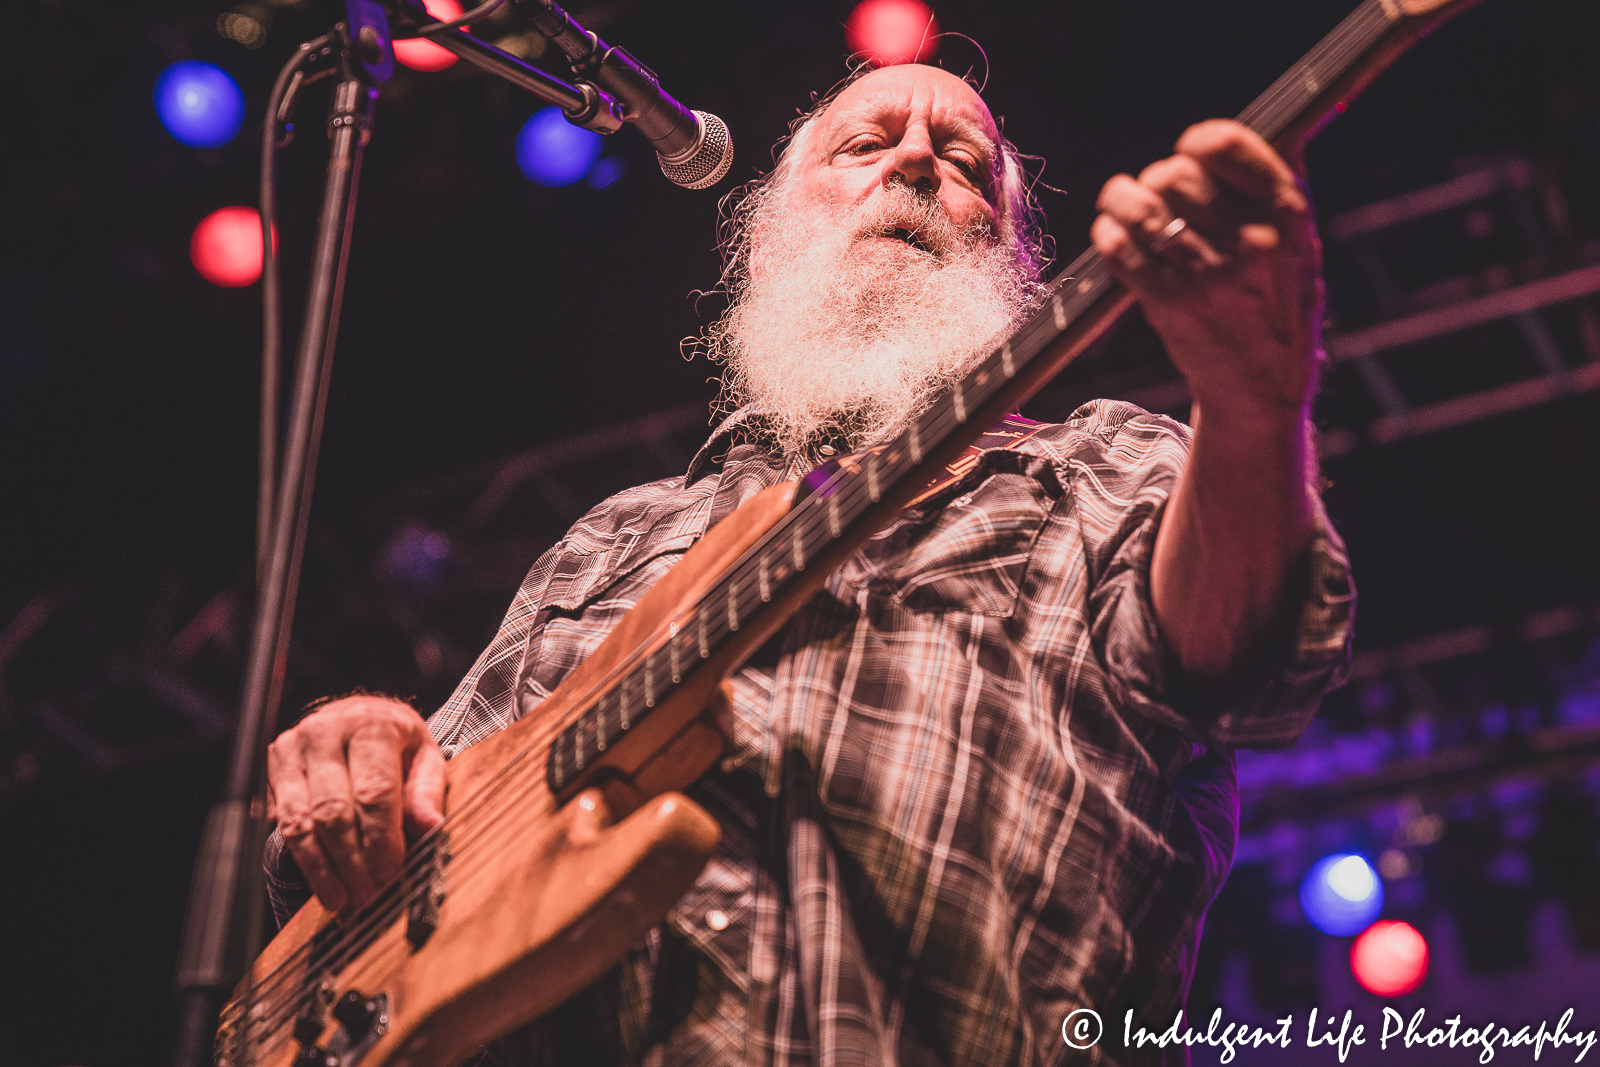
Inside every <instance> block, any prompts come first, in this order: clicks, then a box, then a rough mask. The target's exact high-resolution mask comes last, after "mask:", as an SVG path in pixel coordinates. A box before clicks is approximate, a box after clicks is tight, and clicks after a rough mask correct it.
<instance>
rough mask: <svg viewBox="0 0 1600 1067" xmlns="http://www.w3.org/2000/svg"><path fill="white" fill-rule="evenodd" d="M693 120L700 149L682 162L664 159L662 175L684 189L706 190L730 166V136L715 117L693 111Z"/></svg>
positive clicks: (721, 176)
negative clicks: (697, 124) (698, 127)
mask: <svg viewBox="0 0 1600 1067" xmlns="http://www.w3.org/2000/svg"><path fill="white" fill-rule="evenodd" d="M695 117H696V118H698V119H699V120H700V144H699V146H698V147H697V148H696V149H695V152H694V154H693V155H692V156H690V157H689V158H688V159H686V160H684V161H683V162H682V163H668V162H666V161H664V160H663V161H662V162H661V173H662V174H665V175H666V176H667V179H668V180H669V181H672V182H674V183H676V184H678V185H681V186H683V187H684V188H685V189H706V188H709V187H711V186H713V185H715V184H717V183H718V182H719V181H721V180H722V178H723V175H725V174H727V173H728V168H730V167H732V166H733V137H732V135H731V134H729V133H728V124H727V123H726V122H723V121H722V120H721V119H719V118H717V116H715V115H709V114H707V113H706V112H704V111H696V112H695ZM656 158H657V159H658V160H660V159H661V157H660V156H657V157H656Z"/></svg>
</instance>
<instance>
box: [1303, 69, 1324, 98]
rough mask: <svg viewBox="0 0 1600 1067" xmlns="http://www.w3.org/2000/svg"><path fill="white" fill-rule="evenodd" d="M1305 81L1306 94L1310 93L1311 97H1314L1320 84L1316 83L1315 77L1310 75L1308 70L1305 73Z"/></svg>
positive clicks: (1320, 86)
mask: <svg viewBox="0 0 1600 1067" xmlns="http://www.w3.org/2000/svg"><path fill="white" fill-rule="evenodd" d="M1305 80H1306V92H1308V93H1310V94H1311V95H1312V96H1316V95H1317V91H1318V90H1320V89H1321V88H1322V83H1321V82H1319V81H1317V76H1316V75H1315V74H1312V73H1311V72H1310V71H1309V70H1308V71H1306V77H1305Z"/></svg>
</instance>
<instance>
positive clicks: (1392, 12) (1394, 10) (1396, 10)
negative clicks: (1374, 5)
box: [1380, 0, 1405, 22]
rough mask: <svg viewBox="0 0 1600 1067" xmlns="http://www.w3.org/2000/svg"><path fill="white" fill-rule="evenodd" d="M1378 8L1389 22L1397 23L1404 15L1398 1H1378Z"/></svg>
mask: <svg viewBox="0 0 1600 1067" xmlns="http://www.w3.org/2000/svg"><path fill="white" fill-rule="evenodd" d="M1380 6H1382V8H1383V13H1384V14H1385V15H1388V16H1389V21H1390V22H1399V21H1400V19H1401V17H1402V16H1403V15H1404V14H1405V12H1404V11H1402V10H1400V4H1399V2H1398V0H1380Z"/></svg>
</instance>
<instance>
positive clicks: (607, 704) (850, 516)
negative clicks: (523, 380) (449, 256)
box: [547, 0, 1480, 796]
mask: <svg viewBox="0 0 1600 1067" xmlns="http://www.w3.org/2000/svg"><path fill="white" fill-rule="evenodd" d="M1478 2H1480V0H1365V2H1364V3H1362V4H1361V6H1360V7H1358V8H1356V9H1355V11H1353V12H1352V13H1351V14H1350V15H1349V16H1348V17H1347V18H1345V20H1344V21H1343V22H1341V23H1340V24H1339V25H1338V27H1337V28H1335V29H1334V31H1333V32H1332V33H1330V34H1328V36H1327V37H1325V38H1323V40H1322V41H1321V42H1320V43H1319V44H1318V45H1317V46H1316V47H1315V48H1313V49H1312V50H1311V51H1310V52H1309V53H1307V54H1306V55H1305V57H1304V58H1302V59H1301V60H1300V61H1299V62H1298V63H1296V64H1295V65H1294V66H1293V67H1291V68H1289V70H1288V71H1287V72H1286V73H1284V75H1283V76H1282V77H1280V78H1279V79H1278V80H1277V81H1275V82H1274V83H1273V84H1272V86H1271V87H1270V88H1269V89H1268V90H1267V91H1266V92H1265V93H1263V94H1262V95H1261V96H1260V97H1259V98H1257V99H1256V100H1255V101H1254V102H1253V103H1252V104H1251V105H1250V106H1249V107H1247V108H1245V109H1244V111H1243V112H1241V113H1240V114H1239V116H1238V119H1239V121H1240V122H1241V123H1243V124H1244V125H1246V126H1248V127H1250V128H1251V129H1252V130H1254V131H1256V132H1257V133H1259V134H1261V135H1262V136H1263V137H1264V138H1265V139H1266V140H1268V141H1269V142H1271V143H1272V144H1273V145H1274V146H1275V147H1277V148H1278V150H1279V151H1281V152H1284V153H1285V154H1295V153H1297V151H1298V149H1299V147H1300V146H1301V145H1302V144H1303V143H1304V141H1305V140H1307V139H1308V138H1309V137H1311V136H1312V135H1314V134H1315V133H1316V132H1317V131H1318V130H1320V129H1321V128H1322V127H1323V126H1324V125H1326V124H1327V122H1328V121H1330V120H1331V119H1332V118H1333V117H1334V116H1336V115H1338V114H1341V113H1343V111H1344V110H1345V108H1346V106H1347V105H1348V104H1349V102H1350V101H1351V100H1353V99H1354V98H1355V96H1356V95H1357V94H1359V93H1360V91H1361V90H1362V89H1364V88H1365V87H1366V86H1367V85H1368V84H1369V83H1370V82H1371V81H1372V80H1373V79H1374V78H1376V77H1377V76H1378V74H1380V73H1381V72H1382V71H1383V70H1384V69H1385V68H1386V67H1387V66H1388V65H1389V64H1390V63H1392V62H1394V60H1395V59H1396V58H1398V57H1399V56H1400V54H1401V53H1402V52H1404V51H1405V50H1406V49H1407V48H1409V47H1410V46H1411V45H1412V44H1414V43H1415V42H1416V41H1417V40H1419V39H1421V38H1422V37H1425V36H1427V35H1428V34H1429V33H1431V32H1432V30H1433V28H1434V27H1436V26H1437V25H1438V24H1439V23H1441V22H1443V21H1444V20H1445V19H1447V18H1449V17H1451V16H1453V15H1455V14H1457V13H1458V12H1460V11H1463V10H1465V9H1466V8H1468V7H1471V6H1473V5H1474V4H1476V3H1478ZM1133 299H1134V298H1133V296H1132V295H1131V294H1130V293H1128V292H1127V290H1125V289H1124V288H1123V287H1122V286H1121V285H1120V284H1119V283H1118V282H1117V281H1116V279H1115V278H1114V277H1113V276H1112V274H1111V271H1110V269H1109V268H1108V267H1107V265H1106V263H1105V262H1104V260H1103V259H1102V257H1101V256H1100V254H1099V253H1098V252H1096V251H1094V250H1093V249H1090V250H1089V251H1087V252H1085V253H1083V255H1081V256H1079V257H1078V258H1077V259H1076V260H1074V261H1073V262H1072V263H1071V265H1069V266H1068V267H1067V268H1066V269H1065V270H1064V271H1062V272H1061V273H1060V274H1059V275H1057V276H1056V278H1055V279H1054V280H1053V281H1051V283H1050V284H1049V286H1048V287H1047V289H1046V296H1045V299H1044V301H1043V304H1042V305H1041V307H1040V308H1039V310H1038V311H1037V312H1035V313H1034V315H1033V317H1032V318H1031V319H1030V320H1029V321H1028V322H1027V323H1026V324H1025V325H1023V326H1022V328H1021V329H1019V330H1018V331H1017V332H1016V333H1015V334H1013V335H1012V336H1011V338H1010V339H1008V340H1007V341H1005V342H1004V343H1003V344H1001V345H1000V346H999V347H998V348H996V349H995V350H994V351H993V352H991V353H990V354H989V356H988V357H987V358H985V359H984V360H983V361H982V362H981V363H979V364H978V365H977V366H976V367H975V368H974V369H973V370H972V371H971V372H969V373H968V374H967V375H966V377H964V378H963V379H962V380H961V381H960V382H958V383H957V384H956V385H955V386H954V387H953V388H952V389H951V390H950V391H949V392H948V393H946V394H944V395H943V396H941V397H940V398H939V399H938V400H936V401H935V402H934V403H933V404H932V405H931V406H930V407H929V408H928V410H926V411H925V412H923V413H922V415H921V416H920V417H918V418H917V419H915V420H913V421H912V423H911V425H910V426H908V427H907V428H906V430H905V431H904V432H903V433H902V434H901V435H900V436H899V437H898V438H896V439H895V440H893V441H891V442H890V443H889V444H887V445H885V446H883V447H881V448H876V449H873V450H870V451H867V452H863V453H859V454H857V455H854V456H851V457H846V458H845V459H843V460H835V461H833V462H830V463H828V464H825V465H824V466H822V467H819V468H817V469H816V470H815V471H813V472H812V473H811V474H810V475H808V476H807V477H806V479H805V482H804V484H803V486H802V490H801V493H800V494H799V498H798V500H797V502H796V504H795V506H794V507H793V509H792V510H791V511H790V512H789V514H788V515H786V516H785V517H784V518H783V519H782V520H781V521H780V522H778V523H777V524H776V525H775V526H774V527H773V528H772V529H771V530H770V531H769V532H768V533H767V534H766V535H765V536H764V537H763V538H762V539H761V540H760V541H759V542H758V543H757V544H755V545H754V546H753V547H752V548H750V549H749V551H747V552H746V553H745V554H744V556H743V557H741V558H740V560H739V561H738V562H737V563H736V564H734V565H733V567H731V568H730V569H729V571H728V572H727V573H726V574H725V575H723V576H722V578H720V579H719V580H718V581H717V582H716V583H715V584H714V586H713V587H712V588H711V589H710V590H709V591H708V592H707V593H706V594H705V595H704V596H702V597H701V598H700V600H699V602H698V604H697V605H696V606H695V607H694V608H693V609H692V610H691V611H690V612H688V613H687V614H685V615H684V616H682V617H681V618H680V619H679V620H677V621H676V622H675V623H674V624H673V625H672V626H671V628H670V629H669V630H668V631H667V632H663V633H659V634H657V635H655V637H654V639H653V640H651V641H648V642H646V643H645V644H644V645H642V646H641V648H640V652H639V654H638V655H637V656H635V657H633V659H632V660H631V661H630V663H629V664H628V665H627V667H626V669H624V670H623V671H621V672H620V673H619V674H618V676H617V677H616V679H615V682H614V684H613V685H611V686H610V687H609V688H608V689H607V690H606V691H605V692H604V693H602V694H600V695H599V696H598V698H597V699H596V700H595V702H594V703H593V704H592V705H591V706H590V707H589V708H588V710H586V711H585V712H584V713H583V714H582V715H580V716H578V717H577V718H576V719H575V720H574V721H573V722H572V723H571V724H570V725H569V726H568V727H567V728H566V729H565V730H563V731H562V733H561V734H560V736H559V737H558V738H557V739H556V740H555V742H554V743H553V744H552V745H551V748H550V751H549V757H548V763H547V781H548V785H549V787H550V790H551V792H552V793H553V794H556V795H557V796H570V795H572V794H573V793H574V792H576V791H577V790H578V789H579V788H581V787H582V786H583V785H584V784H585V782H586V779H587V777H588V776H587V775H586V773H585V772H586V770H587V769H589V768H591V767H592V766H593V765H594V764H595V762H596V761H597V760H598V759H599V758H600V757H601V756H602V755H603V754H604V753H605V752H606V751H607V749H608V748H610V747H611V746H614V745H616V744H618V743H619V742H621V741H622V740H623V739H624V735H626V734H627V733H628V732H629V731H630V730H632V729H633V727H634V726H635V725H636V724H637V723H639V722H640V721H641V720H642V719H644V718H645V717H646V716H647V715H648V714H649V713H650V712H651V711H652V710H653V709H654V708H655V707H656V705H657V704H659V703H661V702H662V700H664V699H665V698H666V697H667V696H668V695H669V694H670V693H671V692H672V691H673V690H674V689H675V688H676V687H677V686H678V685H680V684H681V683H682V682H683V680H684V678H685V677H686V676H687V675H688V674H689V673H690V672H691V671H692V670H694V669H695V668H696V667H697V666H698V665H699V664H700V663H701V662H703V661H705V660H708V659H711V658H712V657H713V656H714V655H715V656H716V659H717V663H716V666H718V667H720V668H722V669H728V668H729V665H730V663H732V664H735V665H736V663H737V659H738V657H736V656H735V657H729V656H727V655H724V654H721V653H723V652H725V650H726V648H727V646H728V645H729V644H730V643H741V644H744V645H747V646H749V647H751V648H753V647H754V646H753V636H752V635H753V633H754V632H759V633H760V634H763V635H764V634H767V633H771V632H772V631H773V630H774V629H775V628H776V626H777V625H779V624H781V622H782V621H783V620H784V619H786V618H787V617H788V615H789V614H792V613H793V612H794V611H795V610H798V608H799V607H800V605H801V604H803V603H804V602H805V600H806V598H807V597H808V596H809V595H810V593H811V592H813V591H815V590H816V589H817V588H819V587H820V586H821V584H822V582H823V581H824V580H825V578H826V576H827V574H828V573H830V572H831V571H832V570H833V569H834V568H835V567H836V566H838V565H839V564H840V563H842V562H843V561H844V560H845V559H846V558H847V557H848V556H849V555H850V554H851V553H852V552H854V551H855V550H856V549H857V548H859V547H860V546H861V545H862V544H863V543H864V542H865V541H866V540H867V538H869V537H870V536H871V535H872V534H873V533H875V532H876V531H877V530H879V529H880V528H882V527H883V526H884V525H886V524H887V523H888V522H889V521H890V520H891V519H892V518H893V517H894V515H895V514H896V513H897V512H898V511H899V510H900V509H901V508H902V507H903V506H904V505H905V504H907V503H908V502H909V501H910V500H911V499H912V498H913V497H915V496H916V495H917V492H918V490H919V489H920V488H921V487H922V486H924V485H926V484H928V482H930V481H931V480H932V479H933V478H934V477H935V476H936V475H937V474H938V473H939V472H940V471H941V470H942V469H943V468H944V466H945V465H946V464H947V463H950V462H952V461H953V460H955V459H956V458H957V457H958V456H959V455H960V454H961V452H962V451H963V450H964V449H965V448H966V447H967V446H968V445H969V444H971V443H972V442H973V441H975V440H976V439H977V438H978V437H979V436H980V435H981V434H982V433H983V432H984V431H985V430H986V429H988V428H989V427H990V426H992V425H993V424H994V423H995V422H997V421H998V420H999V419H1000V418H1001V417H1002V416H1004V415H1005V414H1007V413H1008V412H1011V411H1014V410H1016V409H1017V407H1018V406H1019V405H1021V404H1022V403H1023V402H1025V401H1026V400H1028V399H1029V398H1030V397H1032V396H1033V395H1034V394H1035V393H1037V392H1038V391H1039V390H1040V389H1041V388H1043V387H1044V385H1045V384H1046V383H1048V382H1049V381H1050V380H1051V379H1053V378H1054V377H1055V376H1056V375H1057V374H1059V373H1060V372H1061V371H1062V369H1064V368H1065V367H1066V366H1067V364H1068V363H1070V362H1071V361H1072V360H1073V359H1075V358H1076V357H1077V356H1078V355H1079V353H1081V352H1082V351H1083V350H1084V349H1085V348H1087V347H1088V346H1089V344H1090V343H1092V342H1093V341H1094V340H1095V339H1096V338H1097V337H1099V336H1100V334H1102V333H1103V332H1104V331H1105V330H1106V328H1107V327H1109V326H1110V325H1111V323H1112V322H1114V321H1115V320H1116V319H1117V317H1118V316H1120V315H1121V314H1122V313H1123V312H1124V311H1126V310H1127V309H1128V308H1129V307H1130V306H1131V305H1132V304H1133ZM741 633H742V634H743V636H742V637H741V636H740V635H741Z"/></svg>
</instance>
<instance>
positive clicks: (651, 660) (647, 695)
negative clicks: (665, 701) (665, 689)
mask: <svg viewBox="0 0 1600 1067" xmlns="http://www.w3.org/2000/svg"><path fill="white" fill-rule="evenodd" d="M644 706H645V707H647V708H653V707H655V706H656V664H655V657H654V656H646V657H645V658H644Z"/></svg>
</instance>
